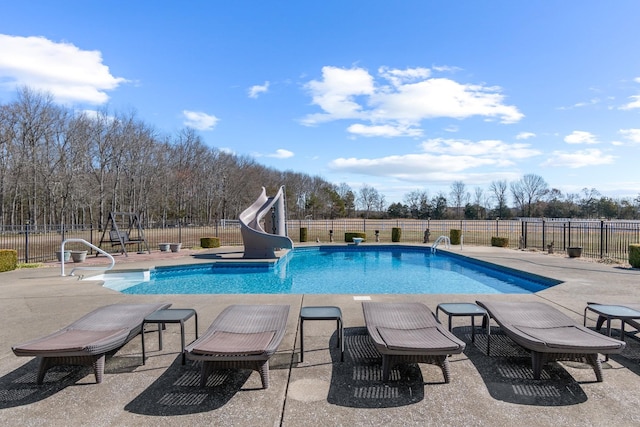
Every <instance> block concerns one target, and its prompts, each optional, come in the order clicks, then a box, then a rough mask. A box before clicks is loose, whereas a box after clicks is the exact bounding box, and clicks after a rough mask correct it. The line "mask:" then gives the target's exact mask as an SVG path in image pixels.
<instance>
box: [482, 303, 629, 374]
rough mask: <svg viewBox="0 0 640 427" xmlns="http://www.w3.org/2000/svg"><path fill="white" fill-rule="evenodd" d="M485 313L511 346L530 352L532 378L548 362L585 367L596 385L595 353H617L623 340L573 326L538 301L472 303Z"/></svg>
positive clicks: (597, 366) (598, 366)
mask: <svg viewBox="0 0 640 427" xmlns="http://www.w3.org/2000/svg"><path fill="white" fill-rule="evenodd" d="M476 303H477V304H478V305H479V306H481V307H483V308H484V309H486V310H487V312H488V313H489V316H490V317H491V318H492V319H494V320H495V322H496V323H497V324H498V326H500V329H501V330H502V331H503V332H504V333H505V334H506V335H507V336H508V337H509V338H511V339H512V340H513V341H514V342H515V343H517V344H518V345H520V346H521V347H523V348H525V349H527V350H529V351H530V352H531V364H532V368H533V378H534V379H536V380H539V379H540V376H541V373H542V368H543V367H544V366H545V365H546V364H547V363H548V362H552V361H578V362H583V363H587V364H589V365H590V366H591V367H592V368H593V371H594V373H595V375H596V379H597V381H598V382H602V380H603V376H602V365H601V363H600V360H599V359H598V354H600V353H602V354H614V353H620V352H622V350H623V349H624V347H625V343H624V342H623V341H619V340H616V339H613V338H609V337H606V336H604V335H602V334H599V333H597V332H594V331H592V330H591V329H588V328H586V327H584V326H582V325H579V324H578V323H576V322H575V321H574V320H573V319H571V318H570V317H569V316H567V315H565V314H564V313H562V312H560V311H559V310H557V309H556V308H554V307H551V306H550V305H547V304H544V303H541V302H503V301H500V302H498V301H476Z"/></svg>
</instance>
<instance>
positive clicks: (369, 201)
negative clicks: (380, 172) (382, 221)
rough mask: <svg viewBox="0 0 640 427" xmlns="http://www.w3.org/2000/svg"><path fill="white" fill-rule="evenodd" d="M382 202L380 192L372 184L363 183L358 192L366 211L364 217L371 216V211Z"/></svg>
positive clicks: (359, 199) (361, 205)
mask: <svg viewBox="0 0 640 427" xmlns="http://www.w3.org/2000/svg"><path fill="white" fill-rule="evenodd" d="M379 202H380V193H379V192H378V190H376V189H375V188H373V187H371V186H370V185H366V184H365V185H363V186H362V188H361V189H360V191H359V192H358V203H359V204H360V207H361V208H362V210H363V211H364V217H365V218H369V215H370V214H371V211H372V210H373V208H374V207H376V206H377V205H378V203H379Z"/></svg>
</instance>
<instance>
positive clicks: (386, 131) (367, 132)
mask: <svg viewBox="0 0 640 427" xmlns="http://www.w3.org/2000/svg"><path fill="white" fill-rule="evenodd" d="M347 132H349V133H353V134H355V135H360V136H382V137H397V136H422V129H417V128H411V127H407V126H401V125H392V124H389V125H377V126H367V125H363V124H360V123H356V124H353V125H351V126H349V127H348V128H347Z"/></svg>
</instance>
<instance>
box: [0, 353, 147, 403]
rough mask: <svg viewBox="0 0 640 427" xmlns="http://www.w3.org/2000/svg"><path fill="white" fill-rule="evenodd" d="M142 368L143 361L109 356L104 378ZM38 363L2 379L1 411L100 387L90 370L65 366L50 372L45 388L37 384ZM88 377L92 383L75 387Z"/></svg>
mask: <svg viewBox="0 0 640 427" xmlns="http://www.w3.org/2000/svg"><path fill="white" fill-rule="evenodd" d="M139 364H140V357H119V356H112V357H109V356H107V359H106V361H105V368H104V372H105V374H117V373H123V372H133V371H134V370H135V369H136V368H137V367H138V365H139ZM38 365H39V362H38V360H37V359H35V358H34V359H31V360H30V361H29V362H27V363H25V364H24V365H22V366H21V367H19V368H18V369H16V370H14V371H12V372H10V373H8V374H7V375H5V376H3V377H2V378H0V409H5V408H12V407H16V406H22V405H28V404H30V403H35V402H38V401H40V400H44V399H46V398H48V397H50V396H52V395H54V394H55V393H57V392H59V391H61V390H63V389H65V388H66V387H69V386H73V385H77V386H97V387H99V386H100V385H99V384H95V377H94V375H93V369H92V368H91V367H88V366H74V365H63V366H55V367H52V368H51V369H49V370H48V371H47V374H46V375H45V377H44V382H43V384H42V385H38V384H36V377H37V375H38ZM87 376H89V378H90V381H89V382H87V383H83V384H76V383H77V382H78V381H80V380H82V379H83V378H85V377H87Z"/></svg>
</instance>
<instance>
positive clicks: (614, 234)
mask: <svg viewBox="0 0 640 427" xmlns="http://www.w3.org/2000/svg"><path fill="white" fill-rule="evenodd" d="M396 227H397V228H400V229H401V238H400V241H401V242H405V243H425V244H431V243H433V242H434V241H435V240H436V239H437V238H438V237H439V236H447V237H449V233H450V231H451V230H452V229H457V230H461V231H462V239H463V245H475V246H489V245H491V237H494V236H495V237H505V238H507V239H508V240H509V247H510V248H514V249H516V248H520V249H537V250H541V251H549V250H550V249H551V248H552V249H553V251H555V252H560V253H562V252H566V251H567V249H568V248H570V247H581V248H582V256H584V257H590V258H611V259H614V260H617V261H621V262H626V261H628V257H629V245H630V244H635V243H640V221H586V220H584V221H578V220H572V221H568V220H566V221H554V220H518V221H513V220H509V221H500V220H497V221H471V220H462V221H460V220H438V221H435V220H423V221H421V220H373V219H337V220H295V221H290V222H289V223H288V224H287V228H288V234H289V237H291V239H293V241H294V242H299V241H300V229H301V228H306V230H307V241H308V242H321V243H327V242H331V241H333V242H336V243H339V242H344V240H345V239H344V234H345V233H347V232H363V233H366V237H367V239H366V240H367V241H369V242H373V241H379V242H383V243H384V242H391V241H392V239H391V233H392V229H393V228H396ZM144 235H145V239H146V241H147V242H148V244H149V247H150V248H151V250H158V245H159V244H160V243H182V245H183V247H198V246H200V238H201V237H211V236H213V237H218V238H219V239H220V243H221V245H223V246H240V245H242V235H241V233H240V224H239V223H238V221H228V220H227V221H224V222H222V221H220V222H217V223H216V224H214V225H212V226H192V225H182V224H177V225H176V226H174V227H164V228H147V229H144ZM102 237H103V231H102V230H98V229H96V228H94V227H92V226H90V225H87V226H75V227H73V228H68V227H65V226H52V227H47V228H43V227H38V228H36V227H33V226H29V225H23V226H18V227H1V228H0V249H15V250H17V251H18V261H19V262H27V263H29V262H44V261H50V260H54V259H55V258H56V255H55V251H58V250H60V244H61V243H62V241H63V240H64V239H68V238H81V239H84V240H86V241H88V242H89V243H92V244H94V245H96V246H100V247H102V248H103V249H105V250H108V251H110V250H112V251H117V250H118V249H119V247H118V246H115V247H112V246H111V243H110V242H109V238H108V237H109V233H106V241H105V242H102V244H101V242H100V241H101V239H102ZM67 248H68V249H71V250H74V249H86V247H85V248H82V244H79V243H70V244H69V245H68V246H67ZM140 249H143V248H141V247H138V248H136V247H135V245H133V246H132V247H129V248H128V250H133V251H136V250H140Z"/></svg>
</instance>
